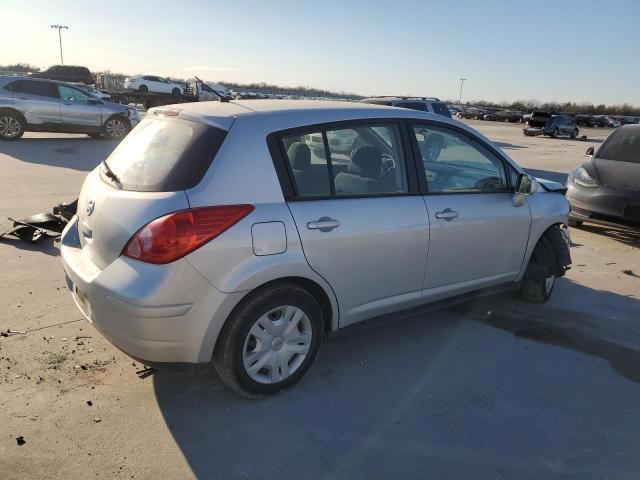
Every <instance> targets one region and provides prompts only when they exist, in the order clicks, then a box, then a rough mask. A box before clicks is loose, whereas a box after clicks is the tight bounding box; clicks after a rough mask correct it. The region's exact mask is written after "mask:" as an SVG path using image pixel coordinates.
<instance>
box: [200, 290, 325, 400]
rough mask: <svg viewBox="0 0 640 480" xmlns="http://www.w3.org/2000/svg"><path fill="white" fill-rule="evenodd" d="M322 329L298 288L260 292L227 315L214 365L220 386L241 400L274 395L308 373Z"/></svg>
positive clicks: (311, 301) (316, 309)
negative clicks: (224, 386) (236, 394)
mask: <svg viewBox="0 0 640 480" xmlns="http://www.w3.org/2000/svg"><path fill="white" fill-rule="evenodd" d="M322 325H323V321H322V311H321V309H320V306H319V305H318V302H317V301H316V300H315V298H314V297H313V296H312V295H311V294H310V293H309V292H307V291H306V290H304V289H302V288H301V287H299V286H298V285H295V284H291V283H283V284H280V285H277V286H274V287H271V288H268V289H265V290H262V291H259V292H257V293H255V294H254V295H252V296H251V297H249V298H248V299H247V300H246V301H245V302H243V304H242V305H241V306H240V307H239V308H238V310H237V311H235V312H234V313H233V314H232V315H231V316H230V318H229V320H228V321H227V324H226V325H225V327H224V328H223V331H222V333H221V335H220V338H219V339H218V342H217V344H216V347H215V350H214V353H213V359H212V360H213V365H214V367H215V369H216V371H217V373H218V375H219V376H220V378H221V379H222V381H224V382H225V383H226V384H227V385H228V386H229V387H231V388H232V389H233V390H235V391H236V392H238V393H240V394H242V395H244V396H247V397H261V396H265V395H271V394H274V393H276V392H278V391H279V390H282V389H283V388H287V387H290V386H292V385H294V384H295V383H297V382H298V381H299V380H300V379H301V378H302V376H303V375H304V374H305V373H306V371H307V370H308V369H309V367H310V366H311V364H312V363H313V360H314V359H315V357H316V355H317V353H318V350H319V349H320V343H321V340H322V332H323V328H322Z"/></svg>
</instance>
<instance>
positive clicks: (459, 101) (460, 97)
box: [458, 77, 467, 104]
mask: <svg viewBox="0 0 640 480" xmlns="http://www.w3.org/2000/svg"><path fill="white" fill-rule="evenodd" d="M466 81H467V79H466V78H464V77H460V96H459V97H458V104H461V103H462V86H463V85H464V82H466Z"/></svg>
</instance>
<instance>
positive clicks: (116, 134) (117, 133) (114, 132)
mask: <svg viewBox="0 0 640 480" xmlns="http://www.w3.org/2000/svg"><path fill="white" fill-rule="evenodd" d="M104 129H105V131H106V132H107V135H109V136H110V137H113V138H120V137H121V136H123V135H124V133H125V131H126V128H125V126H124V123H122V122H121V121H120V120H109V121H108V122H107V124H106V125H105V126H104Z"/></svg>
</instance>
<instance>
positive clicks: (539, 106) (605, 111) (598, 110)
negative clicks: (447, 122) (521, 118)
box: [454, 100, 640, 116]
mask: <svg viewBox="0 0 640 480" xmlns="http://www.w3.org/2000/svg"><path fill="white" fill-rule="evenodd" d="M454 103H455V102H454ZM465 105H467V106H474V107H481V108H482V107H492V108H502V109H504V110H518V111H524V112H532V111H534V110H542V111H545V112H566V113H583V114H586V115H628V116H640V108H638V107H636V106H634V105H631V104H630V103H623V104H621V105H605V104H604V103H601V104H598V105H594V104H593V103H588V102H581V103H575V102H540V101H538V100H516V101H515V102H500V103H495V102H487V101H485V100H477V101H469V102H466V103H465Z"/></svg>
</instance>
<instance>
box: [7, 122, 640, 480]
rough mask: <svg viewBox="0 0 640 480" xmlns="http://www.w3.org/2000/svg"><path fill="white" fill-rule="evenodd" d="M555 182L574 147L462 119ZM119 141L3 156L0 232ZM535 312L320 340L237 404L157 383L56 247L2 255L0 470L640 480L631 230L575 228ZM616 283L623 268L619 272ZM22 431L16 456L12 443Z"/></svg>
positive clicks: (182, 377) (66, 190)
mask: <svg viewBox="0 0 640 480" xmlns="http://www.w3.org/2000/svg"><path fill="white" fill-rule="evenodd" d="M469 123H470V124H471V125H473V126H474V127H476V128H478V129H479V130H480V131H481V132H483V133H484V134H485V135H487V136H488V137H489V138H491V139H492V140H493V141H494V142H495V143H496V144H497V145H498V146H500V147H501V148H503V149H504V150H505V151H506V152H507V153H508V154H509V155H510V156H512V157H513V158H514V159H515V160H516V161H517V162H518V163H519V164H520V165H522V166H523V167H525V168H527V169H529V171H530V172H532V173H533V174H535V175H536V176H541V177H545V178H549V179H552V180H558V181H563V180H564V178H565V177H566V174H567V172H568V171H570V170H571V169H572V168H574V167H575V166H576V165H578V164H579V163H581V162H582V159H583V156H582V155H583V153H584V151H585V150H586V148H587V147H588V146H590V145H597V144H598V143H599V142H601V141H602V140H603V139H604V138H605V136H606V134H607V133H608V129H584V131H583V132H582V133H584V134H586V135H587V136H588V138H589V139H588V141H587V142H584V141H579V140H570V139H550V138H546V137H544V138H542V137H525V136H523V135H522V133H521V125H519V124H506V123H496V122H478V121H470V122H469ZM114 147H115V144H114V143H112V142H109V141H97V140H92V139H90V138H88V137H86V136H82V135H56V134H26V135H25V137H24V139H22V140H20V141H18V142H12V143H9V142H5V143H0V165H1V166H2V168H1V169H0V185H2V188H1V189H0V218H1V219H4V218H6V217H15V218H20V217H24V216H28V215H31V214H34V213H37V212H41V211H47V210H50V209H51V208H52V207H53V206H54V205H56V204H57V203H60V202H65V201H69V200H72V199H74V198H75V197H76V196H77V192H78V191H79V189H80V186H81V183H82V181H83V178H84V176H85V175H86V173H87V172H88V171H89V170H91V169H92V168H93V167H94V166H95V165H97V164H98V163H99V162H100V161H101V160H102V159H103V158H105V157H106V156H107V155H108V154H109V152H110V151H111V150H112V149H113V148H114ZM571 238H572V242H573V248H572V256H573V268H572V269H571V270H570V271H569V272H568V274H567V276H566V278H563V279H561V280H559V281H558V283H557V284H556V290H555V292H554V294H553V296H552V299H551V300H550V301H549V302H548V303H547V304H545V305H540V306H537V305H530V304H525V303H522V302H520V301H519V300H517V299H516V298H515V297H513V296H512V295H509V294H504V295H501V296H494V297H487V298H483V299H481V300H477V301H475V302H473V303H470V304H465V305H460V306H457V307H453V308H450V309H446V310H439V311H433V312H431V313H429V314H425V315H420V316H408V317H407V318H404V319H402V320H399V321H396V322H393V323H384V324H376V325H368V326H367V327H366V328H365V327H363V328H361V329H358V330H359V331H353V332H348V334H343V335H339V336H336V337H334V338H330V339H329V341H328V342H327V344H325V345H324V346H323V348H322V350H321V352H320V355H319V357H318V359H317V361H316V363H315V364H314V366H313V368H312V369H311V370H310V372H309V373H308V374H307V376H306V377H305V378H304V379H303V380H302V381H301V383H300V384H299V385H298V386H296V387H295V388H293V389H290V390H288V391H285V392H283V393H281V394H279V395H277V396H275V397H272V398H269V399H266V400H259V401H255V400H254V401H250V400H245V399H243V398H240V397H238V396H237V395H235V394H233V393H232V392H230V391H229V390H228V389H227V388H226V387H225V386H224V385H223V384H222V383H221V382H220V381H219V380H218V379H217V378H216V377H215V376H214V375H213V374H212V373H208V372H197V373H188V372H187V373H185V372H176V371H156V372H153V374H151V375H147V374H145V373H141V374H137V373H136V372H139V371H141V370H142V368H143V366H142V365H140V364H139V363H137V362H135V361H133V360H131V359H130V358H128V357H127V356H126V355H124V354H122V353H121V352H119V351H118V350H117V349H115V348H114V347H113V346H111V345H110V344H109V343H108V342H107V341H106V340H104V339H102V338H101V337H100V335H99V334H98V333H97V332H95V331H94V330H93V328H92V327H91V326H90V325H89V324H88V323H87V322H85V321H84V320H82V319H81V318H80V314H79V313H78V311H77V310H76V307H75V305H74V304H73V301H72V299H71V297H70V295H69V294H68V293H67V291H66V285H65V281H64V275H63V272H62V268H61V265H60V259H59V257H58V249H57V246H56V244H55V242H53V241H50V240H46V241H43V242H42V243H40V244H38V245H35V246H31V245H27V244H25V243H21V242H18V241H15V240H0V305H2V309H3V313H2V316H1V317H0V330H2V331H6V330H7V329H12V330H17V331H26V332H27V333H26V334H18V335H12V336H8V337H0V472H2V473H1V475H0V476H1V477H2V478H4V479H14V478H20V479H23V478H24V479H27V478H28V479H31V478H51V479H57V478H61V479H62V478H64V479H75V478H82V479H86V478H104V479H113V478H122V479H125V478H126V479H128V478H142V479H146V478H154V479H159V478H163V479H164V478H167V479H176V478H202V479H205V478H206V479H209V478H222V479H227V478H265V479H266V478H280V479H286V478H305V479H316V478H318V479H341V478H368V479H377V478H380V479H382V478H440V479H445V478H474V479H498V480H515V479H537V480H539V479H543V478H544V479H550V478H563V479H565V478H570V479H571V478H575V479H581V480H583V479H602V478H607V479H634V480H635V479H637V478H638V472H640V455H639V454H638V452H639V448H640V429H638V426H639V425H640V254H639V250H638V249H639V247H640V234H637V233H633V232H629V231H625V230H617V229H610V228H601V227H593V226H585V227H584V228H581V229H572V231H571ZM625 272H626V273H625ZM19 436H22V437H23V439H24V442H25V443H24V444H23V445H21V446H19V445H18V443H17V441H16V437H19Z"/></svg>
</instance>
